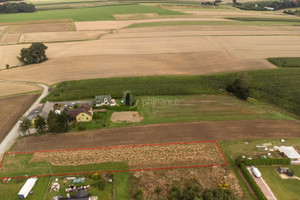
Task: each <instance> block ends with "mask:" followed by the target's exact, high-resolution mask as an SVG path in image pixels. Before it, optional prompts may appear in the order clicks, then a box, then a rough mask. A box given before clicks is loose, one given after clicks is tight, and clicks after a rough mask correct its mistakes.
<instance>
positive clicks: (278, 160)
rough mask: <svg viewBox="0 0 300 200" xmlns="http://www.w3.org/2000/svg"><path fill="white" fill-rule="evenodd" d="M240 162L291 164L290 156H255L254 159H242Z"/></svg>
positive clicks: (251, 163)
mask: <svg viewBox="0 0 300 200" xmlns="http://www.w3.org/2000/svg"><path fill="white" fill-rule="evenodd" d="M242 162H243V163H244V164H245V165H248V166H249V165H276V164H280V165H289V164H291V159H290V158H265V159H263V158H255V159H251V160H248V159H243V160H242Z"/></svg>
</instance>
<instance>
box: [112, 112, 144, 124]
mask: <svg viewBox="0 0 300 200" xmlns="http://www.w3.org/2000/svg"><path fill="white" fill-rule="evenodd" d="M143 119H144V118H143V117H142V116H140V114H139V112H136V111H125V112H114V113H113V114H112V115H111V118H110V121H112V122H115V123H122V122H130V123H135V122H141V121H142V120H143Z"/></svg>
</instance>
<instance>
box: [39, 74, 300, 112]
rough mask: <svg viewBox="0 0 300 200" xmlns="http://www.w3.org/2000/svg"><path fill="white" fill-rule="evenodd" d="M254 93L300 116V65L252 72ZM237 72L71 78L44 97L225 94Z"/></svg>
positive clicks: (263, 99) (84, 97) (74, 98)
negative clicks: (124, 93) (71, 79)
mask: <svg viewBox="0 0 300 200" xmlns="http://www.w3.org/2000/svg"><path fill="white" fill-rule="evenodd" d="M248 74H249V75H250V77H251V79H252V81H251V94H250V96H251V97H253V98H256V99H258V100H260V101H264V102H268V103H271V104H274V105H276V106H279V107H282V108H284V109H286V110H288V111H289V112H293V113H295V114H297V115H298V116H299V115H300V87H299V85H300V68H277V69H268V70H258V71H249V72H248ZM236 75H237V73H236V72H235V73H225V74H216V75H205V76H153V77H129V78H106V79H90V80H78V81H67V82H62V83H59V84H58V85H57V87H56V88H55V89H54V90H53V91H52V92H51V93H50V94H49V95H48V96H47V97H46V98H45V99H44V101H45V100H52V101H72V100H81V99H93V98H94V96H95V95H100V94H111V95H112V96H113V97H115V98H120V97H122V94H123V91H126V90H130V91H131V92H132V93H133V94H135V95H136V96H150V95H155V96H160V95H195V94H224V93H226V92H225V91H224V90H225V88H226V86H227V85H228V84H230V83H231V82H232V80H233V78H234V77H235V76H236Z"/></svg>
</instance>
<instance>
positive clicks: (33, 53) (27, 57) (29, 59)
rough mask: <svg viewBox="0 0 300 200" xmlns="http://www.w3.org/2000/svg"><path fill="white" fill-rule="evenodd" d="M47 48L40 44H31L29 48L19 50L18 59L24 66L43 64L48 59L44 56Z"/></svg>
mask: <svg viewBox="0 0 300 200" xmlns="http://www.w3.org/2000/svg"><path fill="white" fill-rule="evenodd" d="M47 48H48V47H47V46H45V45H44V44H43V43H41V42H35V43H32V44H31V46H30V47H28V48H23V49H21V52H20V57H18V59H19V60H20V61H21V62H22V63H24V64H25V65H30V64H36V63H41V62H44V61H46V60H47V59H48V58H47V56H46V49H47Z"/></svg>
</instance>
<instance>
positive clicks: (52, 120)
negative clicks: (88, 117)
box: [47, 110, 70, 133]
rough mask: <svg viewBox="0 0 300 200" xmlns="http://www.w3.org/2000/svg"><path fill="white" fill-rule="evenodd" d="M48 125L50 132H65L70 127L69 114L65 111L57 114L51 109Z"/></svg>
mask: <svg viewBox="0 0 300 200" xmlns="http://www.w3.org/2000/svg"><path fill="white" fill-rule="evenodd" d="M47 125H48V131H49V132H50V133H63V132H67V131H69V129H70V127H69V121H68V116H67V115H66V114H65V113H64V112H63V113H61V114H56V113H55V112H54V111H52V110H51V111H50V112H49V114H48V119H47Z"/></svg>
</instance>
